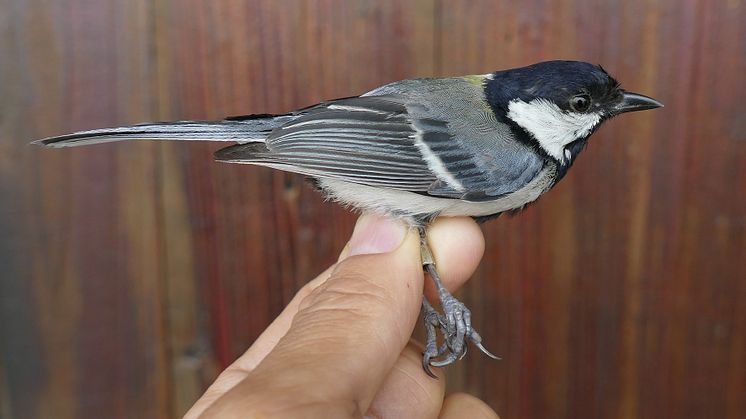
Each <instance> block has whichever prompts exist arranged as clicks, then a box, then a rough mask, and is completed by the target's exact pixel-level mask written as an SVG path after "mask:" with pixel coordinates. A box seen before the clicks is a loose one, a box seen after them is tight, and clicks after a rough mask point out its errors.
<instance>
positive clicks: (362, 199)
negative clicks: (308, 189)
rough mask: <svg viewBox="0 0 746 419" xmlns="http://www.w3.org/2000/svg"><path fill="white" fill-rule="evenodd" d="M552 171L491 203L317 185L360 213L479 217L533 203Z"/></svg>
mask: <svg viewBox="0 0 746 419" xmlns="http://www.w3.org/2000/svg"><path fill="white" fill-rule="evenodd" d="M553 174H554V168H552V167H546V168H544V169H542V171H541V172H539V174H538V175H537V176H536V177H535V178H534V179H533V180H532V181H531V182H529V183H527V184H526V185H525V186H524V187H523V188H521V189H519V190H517V191H516V192H513V193H512V194H509V195H505V196H502V197H500V198H497V199H495V200H493V201H484V202H469V201H462V200H459V199H450V198H438V197H433V196H427V195H421V194H416V193H412V192H407V191H401V190H396V189H386V188H374V187H371V186H365V185H358V184H355V183H349V182H345V181H341V180H335V179H319V185H320V186H321V187H322V189H324V191H325V192H326V193H327V194H328V195H329V197H330V198H331V199H333V200H335V201H337V202H339V203H341V204H343V205H349V206H352V207H355V208H358V209H361V210H363V211H372V212H378V213H384V214H390V213H393V214H398V215H404V216H414V215H422V214H439V215H443V216H469V217H482V216H487V215H492V214H497V213H500V212H503V211H508V210H511V209H516V208H521V207H523V206H524V205H526V204H528V203H530V202H533V201H535V200H536V199H537V198H539V196H541V195H542V194H543V193H544V192H546V191H548V190H549V189H550V188H551V187H552V179H553Z"/></svg>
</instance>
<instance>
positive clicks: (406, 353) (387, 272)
mask: <svg viewBox="0 0 746 419" xmlns="http://www.w3.org/2000/svg"><path fill="white" fill-rule="evenodd" d="M428 238H429V243H430V247H431V250H432V252H433V254H434V256H435V260H437V263H438V270H439V272H440V274H441V276H442V279H443V281H444V283H445V285H446V287H447V288H448V289H449V290H450V291H454V290H456V289H457V288H458V287H460V286H461V285H462V284H463V283H464V282H466V280H467V279H468V278H469V277H470V276H471V275H472V274H473V272H474V270H475V269H476V267H477V265H478V263H479V261H480V259H481V258H482V254H483V253H484V238H483V236H482V233H481V231H480V229H479V227H478V226H477V225H476V224H475V223H474V221H472V220H471V219H468V218H443V219H439V220H437V221H436V222H435V223H434V224H433V225H432V226H431V227H430V228H429V230H428ZM423 284H425V287H424V288H425V293H426V294H427V295H428V299H430V301H437V298H436V295H435V291H434V287H432V285H431V284H430V281H429V280H428V281H427V282H425V281H424V275H423V271H422V266H421V265H420V254H419V237H418V234H417V231H416V230H415V229H408V228H407V227H406V226H405V225H403V224H401V223H399V222H397V221H394V220H391V219H388V218H382V217H377V216H372V215H365V216H362V217H361V218H360V219H359V220H358V222H357V225H356V226H355V230H354V232H353V234H352V238H351V239H350V241H349V242H348V244H347V246H345V249H344V250H343V251H342V254H341V255H340V257H339V261H338V263H336V264H335V265H333V266H332V267H330V268H329V269H327V270H326V271H325V272H323V273H322V274H321V275H319V276H318V277H317V278H316V279H314V280H312V281H311V282H309V283H308V284H306V285H305V286H304V287H303V288H302V289H301V290H300V291H299V292H298V293H297V294H296V296H295V297H294V298H293V300H292V301H291V302H290V304H289V305H288V306H287V307H286V308H285V309H284V310H283V312H282V313H281V314H280V315H279V317H277V319H275V321H274V322H273V323H272V324H271V325H270V326H269V327H268V328H267V329H266V330H265V331H264V332H263V333H262V334H261V336H259V338H258V339H257V340H256V342H254V344H253V345H252V346H251V348H249V349H248V350H247V351H246V352H245V353H244V354H243V355H242V356H241V357H239V358H238V359H237V360H236V361H235V362H234V363H233V364H231V365H230V366H229V367H228V368H227V369H226V370H225V371H223V373H222V374H220V376H219V377H218V378H217V379H216V380H215V382H214V383H213V384H212V385H211V386H210V387H209V388H208V389H207V391H206V392H205V394H204V395H202V397H201V398H200V399H199V400H198V401H197V403H195V404H194V406H192V408H191V409H190V410H189V412H187V414H186V416H185V418H187V419H194V418H213V417H215V418H239V417H240V418H248V417H251V418H265V417H266V418H270V417H271V418H285V417H303V418H359V417H371V418H464V417H468V418H497V414H496V413H495V412H494V411H493V410H492V409H491V408H490V407H488V406H487V405H486V404H485V403H484V402H482V401H480V400H479V399H477V398H475V397H473V396H470V395H467V394H463V393H457V394H452V395H450V396H448V397H446V398H444V394H445V379H444V377H443V374H442V372H441V371H440V370H439V369H438V368H434V369H433V371H435V373H436V374H437V375H438V377H439V379H437V380H434V379H432V378H430V377H428V376H427V375H426V374H425V372H424V371H423V370H422V361H421V360H422V357H421V354H422V347H421V345H419V344H418V343H416V342H414V341H413V340H411V338H410V336H411V335H412V331H413V329H414V327H415V325H416V323H417V322H418V321H419V313H420V305H421V302H422V292H423Z"/></svg>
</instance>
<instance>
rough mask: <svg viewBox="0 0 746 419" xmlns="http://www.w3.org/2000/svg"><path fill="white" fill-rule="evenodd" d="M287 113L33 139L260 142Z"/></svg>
mask: <svg viewBox="0 0 746 419" xmlns="http://www.w3.org/2000/svg"><path fill="white" fill-rule="evenodd" d="M290 119H292V116H291V115H257V116H256V117H253V118H252V117H242V118H240V119H227V120H223V121H176V122H153V123H146V124H137V125H130V126H126V127H116V128H103V129H94V130H89V131H80V132H75V133H72V134H66V135H60V136H55V137H49V138H44V139H41V140H37V141H34V142H33V143H34V144H39V145H45V146H49V147H73V146H79V145H89V144H101V143H108V142H114V141H124V140H183V141H233V142H237V143H248V142H257V141H259V142H261V141H264V139H265V138H266V137H267V135H268V134H269V132H270V131H272V130H273V129H274V128H276V127H278V126H280V125H282V124H284V123H285V122H287V121H288V120H290Z"/></svg>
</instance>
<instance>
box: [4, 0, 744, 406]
mask: <svg viewBox="0 0 746 419" xmlns="http://www.w3.org/2000/svg"><path fill="white" fill-rule="evenodd" d="M554 58H567V59H583V60H588V61H592V62H596V63H602V64H603V65H604V67H605V68H606V69H607V70H609V71H610V72H611V73H612V74H613V75H615V76H616V77H617V78H618V79H619V80H621V81H622V82H623V84H624V86H626V87H627V88H629V89H631V90H635V91H640V92H642V93H646V94H649V95H651V96H654V97H656V98H658V99H660V100H661V101H663V102H664V103H665V104H666V107H665V108H664V109H662V110H657V111H655V112H646V113H639V114H630V115H625V116H623V117H620V118H618V119H617V120H614V121H613V122H610V123H608V124H607V125H606V126H605V127H603V128H602V129H601V130H600V132H599V133H598V134H596V135H595V137H594V138H593V140H592V141H591V144H590V146H589V149H588V150H587V151H586V152H585V154H584V155H583V156H582V157H581V158H580V159H579V161H578V162H577V163H576V165H575V167H574V168H573V170H572V171H571V173H570V175H569V176H568V178H567V179H566V180H564V181H563V182H562V183H561V184H560V185H559V186H558V187H557V188H556V189H554V190H553V191H552V192H551V193H549V194H548V195H547V196H546V197H544V198H543V199H542V200H541V201H540V202H539V203H538V204H536V205H534V206H532V207H530V208H529V209H528V210H526V211H525V212H524V213H522V214H521V215H520V216H518V217H515V218H501V219H499V220H497V221H494V222H492V223H490V224H488V225H486V226H485V227H484V230H485V234H486V237H487V253H486V255H485V259H484V261H483V263H482V265H481V268H480V270H479V272H478V274H477V275H476V277H475V278H474V279H473V280H472V281H471V282H470V284H469V286H467V288H466V289H465V290H464V291H463V292H462V294H461V295H462V297H463V298H464V299H465V300H466V302H467V303H468V304H469V305H470V307H472V309H473V311H474V312H475V319H476V325H477V327H478V328H479V330H480V331H481V332H482V334H483V336H484V338H485V341H486V343H487V345H488V347H489V348H491V349H492V350H494V351H495V352H496V353H498V354H499V355H501V356H502V357H503V361H501V362H489V361H488V360H487V359H486V358H484V357H481V356H476V355H475V354H476V352H475V353H472V354H470V356H469V357H468V358H467V359H466V360H465V361H464V362H462V363H461V364H460V365H458V366H457V367H455V368H451V369H449V371H448V372H449V389H450V390H459V389H460V390H465V391H469V392H471V393H473V394H476V395H478V396H480V397H482V398H483V399H484V400H486V401H487V402H488V403H489V404H490V405H491V406H492V407H493V408H495V409H496V410H497V411H498V412H499V413H500V414H501V415H502V416H503V418H592V417H604V418H637V417H639V418H704V417H712V418H733V419H736V418H743V417H746V304H744V298H745V297H746V104H745V103H746V99H745V98H746V84H745V83H746V82H745V81H744V80H745V77H744V74H746V2H744V1H743V0H727V1H726V0H723V1H707V0H699V1H695V0H681V1H680V0H661V1H643V0H629V1H611V0H609V1H603V2H601V1H593V2H591V1H588V2H584V1H580V0H578V1H570V0H566V1H551V2H550V1H539V0H535V1H526V2H516V1H510V0H503V1H486V0H480V1H466V0H463V1H451V0H449V1H445V0H413V1H397V0H386V1H365V0H356V1H350V0H338V1H331V0H320V1H278V0H266V1H250V0H213V1H202V0H128V1H126V2H124V1H116V0H105V1H104V0H0V278H1V279H0V320H1V323H0V417H2V418H50V417H54V418H89V417H90V418H94V417H109V418H116V417H137V418H165V417H177V416H179V415H180V414H182V413H183V412H184V411H185V409H186V408H187V407H188V406H189V405H190V404H191V403H192V402H193V401H194V400H195V398H196V397H198V395H199V394H200V393H201V391H203V389H204V388H205V386H206V385H207V384H208V383H209V382H210V380H211V379H213V378H214V377H215V375H216V373H217V372H218V371H219V370H220V369H221V368H222V367H223V366H225V365H226V364H227V363H229V362H230V361H231V360H232V359H234V358H235V357H236V356H237V355H238V354H240V353H241V352H242V351H243V350H244V349H245V348H247V347H248V346H249V345H250V344H251V342H252V341H253V339H254V338H256V337H257V335H258V334H259V333H260V331H261V330H262V329H263V328H264V327H265V326H266V325H267V324H268V322H270V321H271V320H272V319H273V317H274V316H276V315H277V314H278V313H279V311H280V310H281V308H282V307H283V305H284V304H286V303H287V302H288V300H289V299H290V298H291V296H292V295H293V293H294V292H295V290H297V289H298V288H299V287H300V286H301V284H303V283H304V281H306V280H308V279H309V278H311V277H313V276H314V275H315V274H317V273H318V272H320V271H321V270H322V269H324V268H325V267H326V266H328V265H329V264H330V263H331V262H332V261H333V260H334V259H335V257H336V254H337V251H338V250H339V249H341V247H342V246H343V244H344V243H345V241H346V239H347V237H348V235H349V233H350V232H351V228H352V223H353V222H354V216H353V215H351V214H348V213H347V212H346V211H344V210H342V209H339V208H336V207H335V206H333V205H331V204H327V203H324V202H323V201H322V199H321V198H319V197H318V196H317V195H316V194H315V193H314V192H313V191H312V190H311V189H310V188H309V187H307V186H306V185H305V183H304V181H303V180H302V179H301V178H300V177H298V176H294V175H286V174H281V173H274V172H272V171H270V170H268V169H261V168H253V167H246V166H235V165H224V164H217V163H214V162H213V161H212V158H211V153H212V151H213V150H215V149H216V148H217V147H218V145H215V144H154V143H137V144H115V145H109V146H99V147H91V148H83V149H70V150H42V149H39V148H35V147H31V146H28V145H27V142H28V141H29V140H31V139H34V138H38V137H43V136H48V135H53V134H60V133H65V132H68V131H72V130H78V129H85V128H93V127H100V126H109V125H118V124H127V123H134V122H140V121H146V120H163V119H188V118H197V119H205V118H220V117H222V116H224V115H232V114H246V113H259V112H283V111H287V110H290V109H293V108H296V107H300V106H305V105H309V104H312V103H315V102H317V101H319V100H322V99H325V98H327V99H328V98H335V97H342V96H349V95H353V94H359V93H362V92H364V91H366V90H368V89H371V88H373V87H375V86H378V85H380V84H383V83H386V82H389V81H393V80H398V79H403V78H410V77H418V76H435V75H454V74H470V73H484V72H488V71H492V70H495V69H501V68H508V67H514V66H521V65H526V64H529V63H533V62H536V61H540V60H546V59H554Z"/></svg>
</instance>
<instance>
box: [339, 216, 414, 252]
mask: <svg viewBox="0 0 746 419" xmlns="http://www.w3.org/2000/svg"><path fill="white" fill-rule="evenodd" d="M405 234H406V229H405V227H404V225H403V224H402V223H400V222H397V221H394V220H392V219H391V218H388V217H380V216H377V215H364V216H362V217H360V219H359V220H358V221H357V224H356V225H355V230H354V231H353V232H352V238H350V243H349V246H350V253H349V256H355V255H366V254H373V253H387V252H391V251H393V250H394V249H396V248H397V247H399V244H401V242H402V240H404V235H405Z"/></svg>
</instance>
